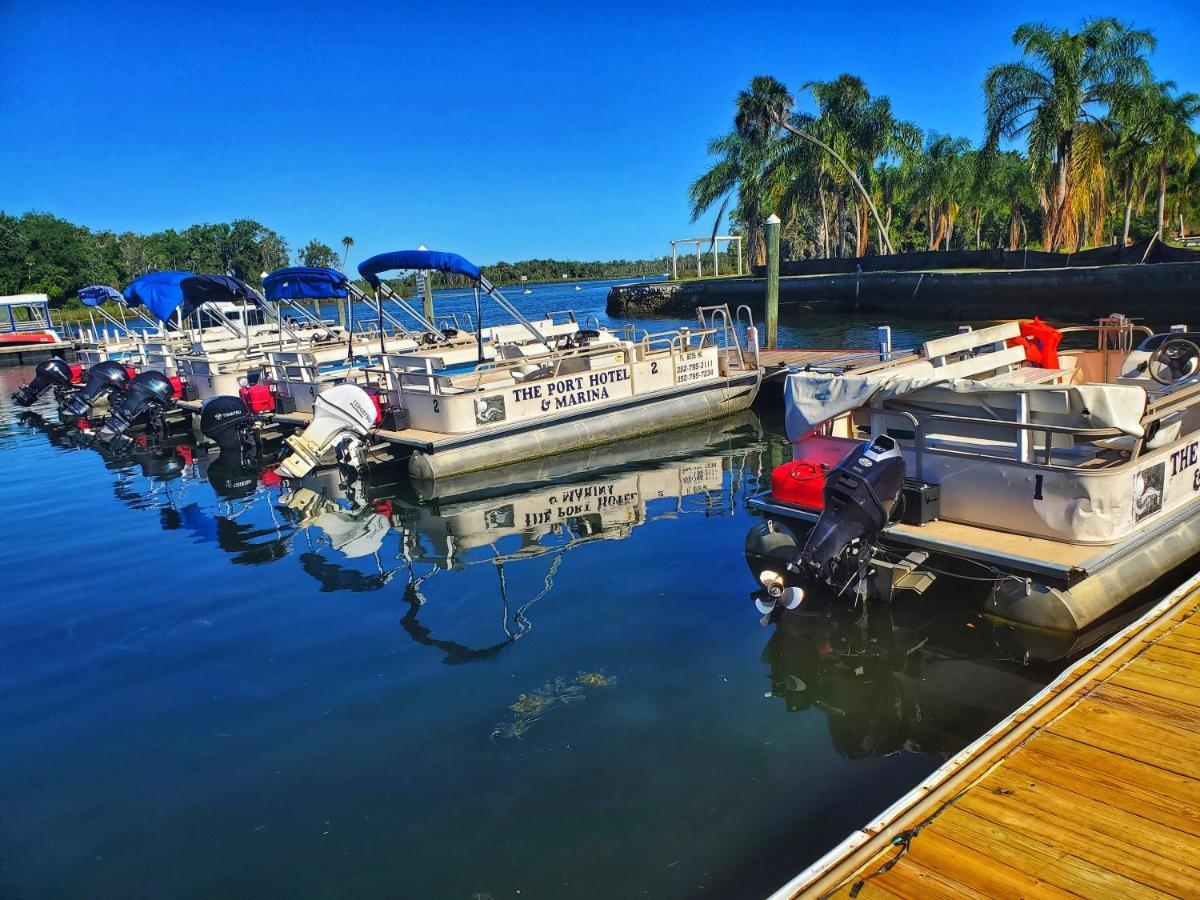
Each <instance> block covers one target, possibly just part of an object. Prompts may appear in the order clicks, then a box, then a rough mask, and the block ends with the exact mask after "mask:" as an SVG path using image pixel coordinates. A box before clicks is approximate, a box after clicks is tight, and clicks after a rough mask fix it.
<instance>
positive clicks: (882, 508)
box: [746, 435, 904, 620]
mask: <svg viewBox="0 0 1200 900" xmlns="http://www.w3.org/2000/svg"><path fill="white" fill-rule="evenodd" d="M903 488H904V458H903V456H901V454H900V448H899V446H898V445H897V444H896V441H895V440H894V439H892V438H890V437H888V436H886V435H880V436H878V437H876V438H874V439H873V440H871V441H868V442H865V443H863V444H862V445H861V446H859V447H858V449H856V450H854V451H853V452H851V453H850V454H849V455H847V456H846V458H845V459H843V460H842V461H841V462H840V463H839V464H838V465H836V466H835V467H834V468H833V469H831V470H830V471H829V473H828V474H827V475H826V478H825V488H824V492H823V498H824V504H823V508H822V511H821V517H820V518H819V519H818V520H817V523H816V524H815V525H814V526H813V528H812V531H810V532H809V534H808V538H807V540H805V542H804V544H803V546H800V545H799V541H798V540H797V538H796V537H795V536H794V535H792V534H791V532H790V531H787V530H784V529H780V528H779V527H778V526H777V525H776V524H775V523H773V522H764V523H762V524H761V525H759V526H757V527H755V528H754V529H752V530H751V532H750V534H749V535H747V537H746V553H747V556H748V557H750V558H752V559H758V560H762V561H764V562H765V565H764V566H763V567H762V568H760V569H759V570H758V571H757V573H756V575H757V577H758V580H759V583H760V584H761V585H762V588H763V591H762V593H761V594H760V595H759V596H758V597H757V598H756V599H755V605H756V606H757V608H758V611H759V612H760V613H762V614H763V617H764V620H766V619H768V618H769V617H770V616H771V615H772V614H773V613H775V612H776V611H782V610H791V609H795V608H796V607H798V606H799V605H800V604H801V602H803V600H804V598H805V596H806V594H808V593H812V592H813V591H815V590H818V589H830V590H832V591H834V593H835V594H837V595H839V596H840V595H841V594H843V593H844V592H845V591H846V590H847V589H848V588H850V587H851V586H852V585H854V586H860V585H863V584H864V583H865V580H866V575H867V570H868V566H869V565H870V563H871V560H872V559H873V557H874V555H875V551H876V550H877V549H878V547H879V535H880V533H881V532H882V531H883V529H884V527H886V525H887V524H888V522H889V521H890V520H891V518H892V514H893V511H894V510H895V509H896V505H897V503H898V502H899V500H900V496H901V492H902V490H903ZM752 567H753V565H752ZM796 581H799V582H800V584H798V585H797V584H794V583H793V582H796Z"/></svg>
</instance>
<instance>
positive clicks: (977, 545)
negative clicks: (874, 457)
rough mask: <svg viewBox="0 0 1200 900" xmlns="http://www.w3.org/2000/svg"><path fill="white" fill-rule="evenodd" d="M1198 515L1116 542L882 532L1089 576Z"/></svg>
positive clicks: (810, 517)
mask: <svg viewBox="0 0 1200 900" xmlns="http://www.w3.org/2000/svg"><path fill="white" fill-rule="evenodd" d="M747 504H748V505H749V506H750V508H751V509H757V510H761V511H762V512H766V513H769V514H772V515H775V516H780V517H782V518H790V519H800V520H803V521H807V522H815V521H816V520H817V517H818V515H819V513H818V512H817V511H813V510H807V509H801V508H799V507H796V506H791V505H789V504H784V503H780V502H778V501H776V500H774V499H773V498H772V497H771V494H770V492H769V491H765V492H763V493H761V494H756V495H755V496H753V497H751V498H750V499H749V500H748V501H747ZM1197 515H1200V510H1197V509H1196V508H1194V507H1191V506H1188V507H1184V508H1182V509H1179V510H1176V511H1175V512H1173V513H1170V514H1168V515H1167V517H1166V518H1165V519H1164V520H1163V521H1162V522H1160V523H1158V524H1157V525H1154V526H1153V527H1151V528H1147V529H1143V530H1142V531H1138V532H1136V533H1134V534H1133V535H1131V536H1130V537H1129V538H1128V539H1126V540H1124V541H1121V542H1120V543H1116V544H1102V545H1101V544H1067V543H1064V542H1062V541H1052V540H1049V539H1048V538H1039V537H1028V536H1026V535H1021V534H1009V533H1008V532H1004V531H995V530H993V529H990V528H980V527H978V526H976V525H964V524H962V523H959V522H947V521H945V520H943V519H938V520H935V521H933V522H927V523H926V524H924V525H907V524H903V523H898V524H895V525H889V526H888V527H887V529H886V530H885V531H884V541H885V543H887V542H890V543H895V544H898V545H901V546H904V547H907V548H910V549H918V550H928V551H931V552H934V553H945V554H949V555H952V556H964V557H967V558H969V559H974V560H977V561H979V562H983V563H988V564H991V565H995V566H1001V567H1004V568H1006V569H1012V570H1020V571H1022V572H1026V573H1028V574H1030V575H1039V576H1049V577H1051V578H1057V579H1060V580H1063V581H1075V580H1078V579H1081V578H1084V577H1087V576H1089V575H1094V574H1096V573H1097V572H1099V571H1101V570H1102V569H1104V568H1106V567H1108V566H1110V565H1112V564H1113V563H1116V562H1118V561H1120V560H1121V559H1123V558H1125V557H1127V556H1129V555H1130V554H1131V553H1133V552H1134V551H1135V550H1137V549H1139V548H1141V547H1144V546H1147V545H1149V544H1151V543H1154V542H1155V541H1157V540H1159V539H1160V538H1162V537H1163V535H1165V534H1168V533H1170V532H1172V531H1174V530H1175V529H1176V528H1177V527H1179V526H1180V525H1181V524H1182V523H1183V522H1185V521H1187V520H1189V519H1192V518H1194V517H1195V516H1197Z"/></svg>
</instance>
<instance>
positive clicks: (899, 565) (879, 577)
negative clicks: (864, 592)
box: [867, 550, 936, 603]
mask: <svg viewBox="0 0 1200 900" xmlns="http://www.w3.org/2000/svg"><path fill="white" fill-rule="evenodd" d="M927 559H929V554H928V553H926V552H925V551H923V550H913V551H912V552H911V553H909V554H908V555H907V556H905V557H904V559H901V560H899V561H897V562H887V561H886V560H882V559H875V560H874V561H873V562H872V563H871V571H870V574H869V575H868V576H867V579H868V585H869V589H870V596H872V597H874V598H876V599H879V600H883V601H885V602H888V603H890V602H891V600H892V597H893V596H894V595H895V593H896V591H912V592H913V593H914V594H917V595H918V596H920V595H921V594H924V593H925V591H927V590H928V589H929V586H930V585H932V584H933V582H934V580H935V577H936V576H934V574H933V573H932V572H930V571H927V570H925V569H921V568H920V566H921V565H923V564H924V562H925V560H927Z"/></svg>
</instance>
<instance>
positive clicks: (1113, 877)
mask: <svg viewBox="0 0 1200 900" xmlns="http://www.w3.org/2000/svg"><path fill="white" fill-rule="evenodd" d="M1198 610H1200V575H1196V576H1194V577H1193V578H1192V579H1191V580H1190V581H1188V582H1187V583H1186V584H1184V585H1183V586H1181V587H1180V588H1179V589H1177V590H1176V591H1174V592H1173V593H1172V594H1171V595H1170V596H1168V597H1167V598H1166V599H1164V600H1163V601H1162V602H1161V603H1159V604H1158V605H1156V606H1155V607H1154V608H1153V609H1152V610H1150V611H1149V612H1148V613H1146V614H1145V615H1144V616H1142V617H1141V618H1140V619H1138V620H1137V621H1136V622H1134V623H1133V624H1132V625H1130V626H1129V627H1127V628H1125V629H1124V630H1122V631H1121V632H1120V633H1118V634H1117V635H1116V636H1114V637H1113V638H1112V639H1110V640H1109V641H1107V642H1106V643H1105V644H1103V645H1102V646H1100V647H1099V648H1097V649H1096V650H1095V651H1093V652H1092V653H1090V654H1088V655H1087V656H1086V657H1084V658H1083V659H1082V660H1080V661H1079V662H1078V663H1076V664H1075V665H1074V666H1072V667H1071V668H1070V669H1068V670H1067V671H1066V672H1064V673H1063V674H1062V675H1060V676H1059V677H1058V679H1056V680H1055V681H1054V682H1053V683H1052V684H1050V685H1049V686H1048V687H1047V688H1046V689H1045V690H1044V691H1042V692H1041V693H1039V694H1038V695H1037V696H1036V697H1034V698H1033V699H1032V700H1030V701H1029V702H1028V703H1027V704H1026V705H1025V706H1023V707H1021V708H1020V709H1019V710H1017V712H1015V713H1014V714H1013V715H1011V716H1009V717H1008V718H1007V719H1005V720H1004V721H1003V722H1001V723H1000V724H999V725H997V726H996V727H995V728H993V729H992V730H991V731H990V732H988V733H987V734H986V735H984V736H983V737H982V738H980V739H979V740H978V741H976V742H975V743H974V744H972V745H971V746H970V747H968V748H966V749H965V750H963V751H962V752H961V753H959V754H958V755H956V756H955V757H954V758H953V759H951V760H949V761H948V762H947V763H946V764H945V765H944V766H942V768H941V769H939V770H938V771H937V772H935V773H934V774H933V775H932V776H930V778H929V779H927V780H926V781H925V782H923V783H922V784H921V785H920V786H918V788H917V789H915V790H914V791H912V792H910V793H909V794H908V795H906V796H905V797H904V798H902V799H901V800H900V801H898V802H897V803H895V804H894V805H893V806H892V807H891V808H890V809H888V810H887V811H886V812H885V813H884V814H883V815H882V816H881V817H880V818H879V819H877V820H876V821H875V822H873V823H871V824H869V825H868V826H866V827H865V828H863V829H862V830H861V831H858V832H855V833H854V834H852V835H851V836H850V837H849V838H847V839H846V840H845V841H844V842H843V843H842V844H841V845H839V846H838V847H836V848H835V849H834V850H833V851H831V852H830V853H828V854H826V855H825V857H823V858H822V859H821V860H819V861H818V862H817V863H815V864H814V865H813V866H811V867H810V868H809V869H807V870H806V871H805V872H803V873H801V874H800V875H799V876H797V877H796V878H795V879H793V881H792V882H790V883H789V884H788V885H785V886H784V888H782V889H781V890H780V891H779V892H778V893H777V894H776V897H787V898H790V897H833V896H836V897H859V898H868V897H889V898H890V897H1017V896H1020V897H1118V896H1119V897H1152V896H1153V897H1161V896H1176V897H1197V896H1200V612H1198Z"/></svg>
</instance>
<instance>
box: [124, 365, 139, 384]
mask: <svg viewBox="0 0 1200 900" xmlns="http://www.w3.org/2000/svg"><path fill="white" fill-rule="evenodd" d="M137 373H138V371H137V369H135V368H134V367H133V366H126V367H125V374H127V375H128V376H129V380H130V381H132V380H133V379H134V378H137Z"/></svg>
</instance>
